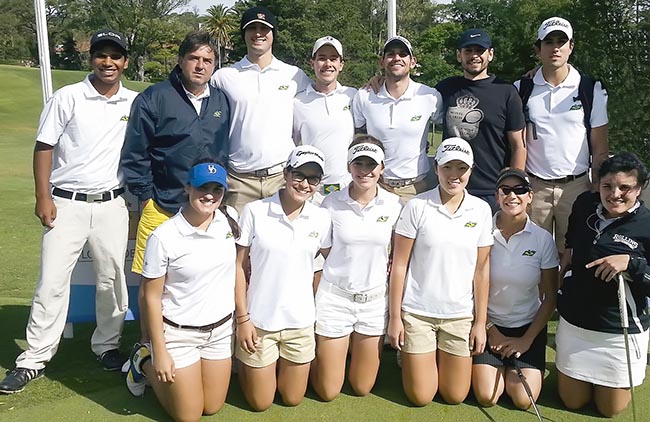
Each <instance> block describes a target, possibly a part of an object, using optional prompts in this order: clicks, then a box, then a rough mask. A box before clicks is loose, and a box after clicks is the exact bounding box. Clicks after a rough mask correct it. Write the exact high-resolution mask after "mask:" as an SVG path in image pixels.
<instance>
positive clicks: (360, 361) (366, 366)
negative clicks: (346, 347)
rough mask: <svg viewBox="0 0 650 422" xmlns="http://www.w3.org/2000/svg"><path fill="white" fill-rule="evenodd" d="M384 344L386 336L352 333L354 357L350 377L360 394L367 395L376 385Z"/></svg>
mask: <svg viewBox="0 0 650 422" xmlns="http://www.w3.org/2000/svg"><path fill="white" fill-rule="evenodd" d="M383 344H384V336H366V335H363V334H359V333H356V332H355V333H352V359H351V360H350V373H349V375H348V379H349V381H350V385H351V386H352V389H353V390H354V392H355V394H357V395H358V396H367V395H368V394H370V390H372V387H373V386H374V385H375V381H376V380H377V373H378V372H379V361H380V358H381V349H382V346H383Z"/></svg>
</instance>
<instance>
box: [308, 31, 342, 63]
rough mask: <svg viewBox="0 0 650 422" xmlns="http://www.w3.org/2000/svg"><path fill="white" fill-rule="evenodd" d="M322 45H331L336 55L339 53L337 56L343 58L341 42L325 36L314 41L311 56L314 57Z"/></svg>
mask: <svg viewBox="0 0 650 422" xmlns="http://www.w3.org/2000/svg"><path fill="white" fill-rule="evenodd" d="M324 45H331V46H332V47H334V50H336V52H337V53H339V56H340V57H341V58H342V57H343V45H342V44H341V41H339V40H337V39H336V38H334V37H332V36H330V35H327V36H325V37H322V38H319V39H317V40H316V42H315V43H314V48H313V49H312V50H311V56H312V57H314V56H315V55H316V52H317V51H318V50H319V49H320V48H321V47H322V46H324Z"/></svg>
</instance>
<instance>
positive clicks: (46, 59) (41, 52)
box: [34, 0, 52, 104]
mask: <svg viewBox="0 0 650 422" xmlns="http://www.w3.org/2000/svg"><path fill="white" fill-rule="evenodd" d="M34 15H35V16H36V35H37V38H38V58H39V60H38V61H39V65H40V68H41V90H42V93H43V104H45V103H46V102H47V101H48V100H49V99H50V97H51V96H52V69H51V68H50V44H49V40H48V36H47V20H46V19H45V0H34Z"/></svg>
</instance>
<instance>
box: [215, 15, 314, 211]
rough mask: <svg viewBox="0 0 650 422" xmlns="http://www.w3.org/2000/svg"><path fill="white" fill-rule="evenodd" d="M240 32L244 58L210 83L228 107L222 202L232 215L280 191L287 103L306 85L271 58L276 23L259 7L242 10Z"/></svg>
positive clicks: (288, 141) (301, 75)
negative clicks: (233, 210)
mask: <svg viewBox="0 0 650 422" xmlns="http://www.w3.org/2000/svg"><path fill="white" fill-rule="evenodd" d="M240 30H241V35H242V38H243V39H244V41H245V42H246V49H247V53H246V56H244V58H243V59H241V60H240V61H238V62H237V63H235V64H234V65H232V66H230V67H226V68H222V69H219V70H218V71H217V72H215V74H214V76H213V77H212V84H214V85H215V86H217V87H218V88H219V89H221V90H223V91H224V92H225V93H226V96H227V97H228V101H229V103H230V110H231V114H230V153H229V156H228V165H229V167H230V171H228V186H229V187H230V190H229V191H228V196H227V198H226V202H227V203H228V205H231V206H233V207H235V208H236V209H237V211H238V212H240V211H241V209H242V208H243V206H244V205H245V204H247V203H249V202H251V201H253V200H256V199H261V198H265V197H268V196H270V195H273V194H274V193H275V192H277V191H278V189H280V187H282V186H283V185H284V179H283V177H282V170H283V169H284V164H285V161H286V158H287V156H288V155H289V153H290V152H291V150H292V149H293V147H294V143H293V139H292V128H293V98H294V97H295V96H296V94H297V93H298V92H301V91H303V90H305V89H306V88H307V86H309V85H310V84H311V79H309V77H308V76H307V75H306V74H305V72H303V71H302V70H301V69H299V68H298V67H296V66H291V65H288V64H286V63H284V62H282V61H280V60H278V59H277V58H275V56H273V51H272V47H273V41H274V39H275V37H276V36H277V20H276V18H275V16H274V15H273V13H271V11H269V10H268V9H267V8H265V7H262V6H257V7H252V8H250V9H248V10H246V11H245V12H244V14H243V15H242V19H241V24H240Z"/></svg>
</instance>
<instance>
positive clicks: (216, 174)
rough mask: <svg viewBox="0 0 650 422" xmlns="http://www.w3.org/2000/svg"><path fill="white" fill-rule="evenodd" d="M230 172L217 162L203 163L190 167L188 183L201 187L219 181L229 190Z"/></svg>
mask: <svg viewBox="0 0 650 422" xmlns="http://www.w3.org/2000/svg"><path fill="white" fill-rule="evenodd" d="M227 179H228V174H227V173H226V169H225V168H223V167H221V166H220V165H219V164H217V163H201V164H197V165H195V166H194V167H192V168H191V169H190V172H189V174H188V177H187V183H189V184H190V186H194V187H195V188H199V187H201V186H203V185H205V184H206V183H218V184H220V185H221V186H223V187H224V189H225V190H228V182H227Z"/></svg>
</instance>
